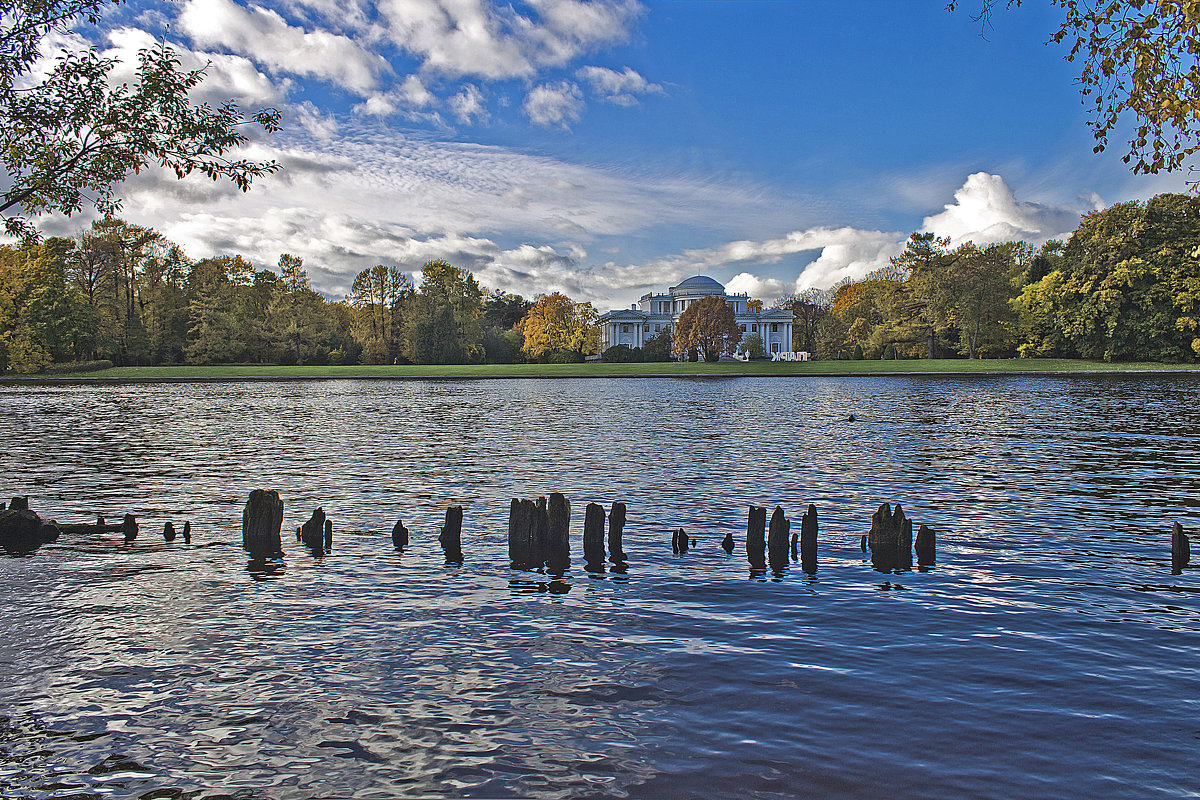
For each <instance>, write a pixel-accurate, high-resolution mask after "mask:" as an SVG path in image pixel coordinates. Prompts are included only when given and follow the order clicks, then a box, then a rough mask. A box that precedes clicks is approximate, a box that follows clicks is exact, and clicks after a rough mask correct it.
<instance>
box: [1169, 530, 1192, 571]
mask: <svg viewBox="0 0 1200 800" xmlns="http://www.w3.org/2000/svg"><path fill="white" fill-rule="evenodd" d="M1191 559H1192V546H1191V544H1190V543H1189V542H1188V537H1187V533H1185V532H1184V530H1183V526H1182V525H1180V524H1179V523H1178V522H1176V523H1175V524H1174V526H1173V527H1172V528H1171V574H1172V575H1180V574H1182V573H1183V568H1184V567H1186V566H1187V565H1188V562H1190V561H1191Z"/></svg>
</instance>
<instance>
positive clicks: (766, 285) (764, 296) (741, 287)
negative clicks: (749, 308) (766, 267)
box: [725, 272, 788, 305]
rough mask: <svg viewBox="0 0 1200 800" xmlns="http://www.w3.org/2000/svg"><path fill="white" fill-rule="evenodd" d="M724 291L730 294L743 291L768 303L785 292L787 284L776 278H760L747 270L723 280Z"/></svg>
mask: <svg viewBox="0 0 1200 800" xmlns="http://www.w3.org/2000/svg"><path fill="white" fill-rule="evenodd" d="M725 291H726V292H729V293H730V294H738V293H739V292H745V293H747V294H749V295H750V297H751V299H758V300H762V301H763V302H764V303H766V304H767V305H770V304H771V303H772V302H774V301H775V300H778V299H779V298H780V297H783V296H784V295H785V294H787V291H788V287H787V285H786V284H785V283H784V282H783V281H781V280H779V279H778V278H760V277H758V276H757V275H751V274H750V273H749V272H739V273H738V274H737V275H734V276H733V277H732V278H730V279H729V280H728V281H726V282H725Z"/></svg>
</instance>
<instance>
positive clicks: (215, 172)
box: [0, 0, 279, 236]
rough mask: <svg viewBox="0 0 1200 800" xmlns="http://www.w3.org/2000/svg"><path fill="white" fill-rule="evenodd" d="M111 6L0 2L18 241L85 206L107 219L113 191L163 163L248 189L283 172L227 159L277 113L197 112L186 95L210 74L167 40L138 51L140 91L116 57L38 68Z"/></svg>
mask: <svg viewBox="0 0 1200 800" xmlns="http://www.w3.org/2000/svg"><path fill="white" fill-rule="evenodd" d="M106 4H107V3H106V1H105V0H3V3H2V5H0V21H2V22H0V162H2V163H3V165H4V168H5V170H6V172H7V174H8V180H7V181H6V188H5V189H4V191H3V192H2V193H0V218H2V219H3V220H4V227H5V230H6V231H7V232H8V233H9V234H12V235H21V236H29V235H34V233H35V231H34V228H33V225H32V223H31V222H30V220H29V217H30V216H33V215H36V214H39V213H42V212H47V211H57V212H61V213H63V214H66V215H67V216H70V215H71V214H73V213H75V212H77V211H80V210H81V209H82V208H83V207H84V205H92V206H94V207H95V208H96V209H97V210H98V211H99V212H100V213H102V214H104V215H106V216H107V215H112V214H114V213H116V212H117V211H118V210H119V208H120V202H121V201H120V198H119V197H118V196H117V194H116V187H117V186H118V185H119V184H120V183H121V182H122V181H124V180H125V179H126V178H127V177H128V176H129V175H131V174H133V173H135V172H139V171H141V170H142V169H145V168H147V167H150V166H160V167H163V168H166V169H168V170H170V171H172V172H174V173H175V175H176V176H177V177H180V178H182V177H184V176H185V175H188V174H190V173H192V172H198V173H200V174H203V175H206V176H208V177H210V178H212V179H213V180H217V179H219V178H227V179H229V180H232V181H233V182H234V184H235V185H237V186H238V187H239V188H241V189H242V190H243V191H245V190H247V189H249V188H250V184H251V182H252V181H253V180H254V179H255V178H257V177H259V176H262V175H264V174H268V173H270V172H274V171H275V170H277V169H278V168H279V165H278V164H276V163H275V162H273V161H268V162H255V161H250V160H248V159H243V158H236V157H230V156H228V155H227V154H228V153H230V152H232V151H235V150H236V149H237V148H238V147H240V146H241V145H243V144H245V142H246V141H247V137H246V135H245V134H244V133H242V132H241V128H242V127H243V126H244V125H246V124H247V123H248V122H254V123H257V124H259V125H261V126H262V127H263V128H264V129H266V130H268V131H275V130H278V129H279V113H278V112H277V111H275V110H274V109H265V110H263V111H259V112H257V113H255V114H254V115H253V116H252V118H251V120H249V121H248V120H246V119H245V118H243V116H242V114H241V112H240V111H239V110H238V108H237V106H236V105H235V104H233V103H225V104H223V105H221V106H219V107H217V108H212V107H211V106H209V105H208V104H201V105H193V104H192V103H191V102H190V101H189V99H188V95H189V93H190V92H191V91H192V90H193V89H195V88H196V86H198V85H199V84H200V82H201V81H202V80H203V78H204V70H191V71H188V70H181V69H180V65H179V59H178V58H177V57H176V55H175V53H174V51H172V50H171V48H170V47H168V46H167V45H166V44H165V43H160V44H159V45H158V46H156V47H154V48H151V49H148V50H142V51H141V52H140V53H139V57H138V65H137V68H136V72H137V77H136V79H135V80H134V81H133V83H132V84H129V83H120V84H118V83H116V82H115V81H113V80H111V72H112V71H113V69H114V67H115V66H116V62H115V61H114V60H113V59H106V58H101V57H100V56H99V54H98V53H97V52H96V50H95V49H94V48H93V49H89V50H86V51H83V52H68V51H63V52H61V53H60V54H59V55H58V57H57V59H56V60H55V61H54V62H53V65H52V66H50V67H49V69H48V70H46V71H44V72H42V71H41V70H39V69H38V58H39V56H40V54H41V50H42V49H43V47H44V46H46V45H48V43H49V42H51V41H52V38H51V37H52V35H54V34H62V33H65V32H67V31H68V30H69V29H70V27H71V25H72V24H75V23H76V22H78V21H80V20H82V21H85V22H87V23H94V22H95V21H96V20H97V19H98V17H99V15H100V14H101V12H102V11H103V8H104V6H105V5H106Z"/></svg>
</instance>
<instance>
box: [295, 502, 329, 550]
mask: <svg viewBox="0 0 1200 800" xmlns="http://www.w3.org/2000/svg"><path fill="white" fill-rule="evenodd" d="M325 519H326V517H325V509H323V508H320V507H318V508H317V510H315V511H313V513H312V516H311V517H309V518H308V522H306V523H304V524H303V525H301V526H300V541H301V542H303V543H304V546H305V547H307V548H309V549H310V550H314V551H317V552H320V551H321V550H324V549H325Z"/></svg>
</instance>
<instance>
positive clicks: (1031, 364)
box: [7, 358, 1200, 380]
mask: <svg viewBox="0 0 1200 800" xmlns="http://www.w3.org/2000/svg"><path fill="white" fill-rule="evenodd" d="M1197 369H1200V368H1198V367H1197V365H1194V364H1158V363H1153V362H1137V363H1126V364H1107V363H1104V362H1102V361H1081V360H1073V359H1049V358H1047V359H1040V358H1039V359H1017V358H1013V359H981V360H977V361H969V360H967V359H929V360H927V359H914V360H906V361H808V362H775V361H753V362H747V363H742V362H738V361H726V362H719V363H715V364H705V363H702V362H701V363H694V364H693V363H676V362H665V363H650V364H604V363H592V364H469V365H444V366H443V365H423V366H413V365H404V366H390V365H379V366H372V365H361V366H350V367H344V366H338V367H317V366H295V367H280V366H269V365H254V364H252V365H222V366H210V367H196V366H177V367H114V368H112V369H105V370H99V371H97V372H83V373H71V374H67V375H55V376H52V377H50V378H49V379H51V380H54V379H69V380H74V379H76V378H88V379H98V380H111V379H131V380H186V379H206V378H212V379H236V378H283V379H287V378H556V377H558V378H590V377H615V378H622V377H629V378H636V377H647V376H670V377H689V376H722V375H725V376H742V375H763V376H789V375H873V374H920V373H937V374H971V373H978V374H998V373H1039V372H1147V371H1166V370H1171V371H1178V370H1197ZM7 377H8V378H13V377H18V376H7ZM19 377H22V378H25V379H29V380H47V376H41V375H29V376H19Z"/></svg>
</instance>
